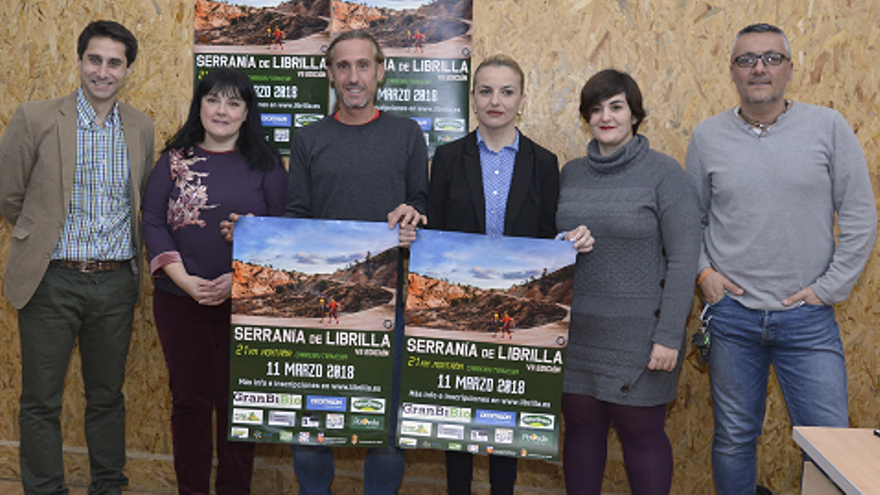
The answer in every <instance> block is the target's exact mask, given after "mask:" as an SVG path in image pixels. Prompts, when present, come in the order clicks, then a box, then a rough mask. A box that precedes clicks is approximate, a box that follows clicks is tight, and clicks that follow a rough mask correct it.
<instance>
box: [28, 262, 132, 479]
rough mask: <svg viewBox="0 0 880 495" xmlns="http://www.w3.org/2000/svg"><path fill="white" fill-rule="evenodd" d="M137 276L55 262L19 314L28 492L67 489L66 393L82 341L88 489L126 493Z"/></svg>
mask: <svg viewBox="0 0 880 495" xmlns="http://www.w3.org/2000/svg"><path fill="white" fill-rule="evenodd" d="M138 292H139V287H138V283H137V277H135V276H134V275H133V274H132V271H131V269H130V267H129V266H128V264H124V265H123V266H122V267H120V268H119V269H117V270H115V271H111V272H101V273H80V272H79V271H77V270H73V269H70V268H64V267H60V266H56V265H50V266H49V268H48V270H47V271H46V274H45V275H44V276H43V280H42V281H41V282H40V285H39V287H38V288H37V291H36V292H35V293H34V295H33V297H32V298H31V299H30V301H28V303H27V305H25V307H23V308H22V309H21V310H20V311H19V312H18V327H19V332H20V335H21V399H20V411H19V416H18V422H19V428H20V431H21V449H20V461H21V480H22V485H23V487H24V490H25V493H28V494H50V493H58V494H64V493H67V492H68V490H67V487H66V486H65V485H64V464H63V461H62V455H61V447H62V445H61V420H60V416H61V398H62V396H63V394H64V377H65V375H66V374H67V367H68V364H69V362H70V354H71V352H72V351H73V348H74V346H75V345H76V343H77V341H79V353H80V357H81V360H82V376H83V384H84V387H85V395H86V411H85V434H86V443H87V444H88V448H89V471H90V474H91V484H90V485H89V493H120V492H121V489H120V487H122V486H124V485H127V484H128V478H126V477H125V476H124V475H123V474H122V469H123V467H124V466H125V401H124V398H123V396H122V383H123V381H124V380H125V359H126V356H127V354H128V344H129V341H130V338H131V325H132V320H133V318H134V305H135V303H136V302H137V299H138Z"/></svg>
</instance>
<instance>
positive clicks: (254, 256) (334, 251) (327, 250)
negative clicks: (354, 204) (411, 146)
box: [232, 217, 397, 274]
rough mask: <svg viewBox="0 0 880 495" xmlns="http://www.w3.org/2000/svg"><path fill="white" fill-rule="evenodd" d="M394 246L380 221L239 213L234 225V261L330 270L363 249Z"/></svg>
mask: <svg viewBox="0 0 880 495" xmlns="http://www.w3.org/2000/svg"><path fill="white" fill-rule="evenodd" d="M396 245H397V229H394V230H391V229H389V228H388V224H387V223H384V222H345V221H339V220H308V219H296V218H269V217H253V218H249V217H243V218H242V219H241V220H239V221H238V223H237V224H236V226H235V243H234V244H233V248H232V249H233V254H232V257H233V258H234V259H236V260H240V261H245V262H249V263H255V264H258V265H263V266H269V265H271V266H272V267H273V268H275V269H283V270H294V271H297V272H301V273H307V274H315V273H332V272H334V271H336V270H337V269H341V268H345V267H346V266H347V265H348V264H349V263H351V262H352V261H356V260H360V261H362V260H364V258H366V255H367V253H368V252H369V253H371V255H376V254H379V253H381V252H382V251H385V250H387V249H389V248H392V247H394V246H396Z"/></svg>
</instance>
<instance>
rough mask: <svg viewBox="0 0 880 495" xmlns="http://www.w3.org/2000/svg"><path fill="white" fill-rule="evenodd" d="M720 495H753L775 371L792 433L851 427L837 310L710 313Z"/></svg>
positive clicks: (719, 307)
mask: <svg viewBox="0 0 880 495" xmlns="http://www.w3.org/2000/svg"><path fill="white" fill-rule="evenodd" d="M706 316H707V317H711V320H710V321H709V328H710V331H711V335H712V349H711V354H710V356H709V374H710V377H711V383H712V401H713V404H714V412H715V437H714V441H713V443H712V471H713V473H714V477H715V487H716V489H717V490H718V493H719V495H728V494H749V495H754V493H755V485H756V483H757V471H758V470H757V454H756V451H755V448H756V445H757V441H758V437H759V436H761V428H762V425H763V423H764V408H765V403H766V398H767V378H768V376H769V373H770V365H771V364H772V365H773V368H774V369H775V370H776V378H777V379H778V381H779V387H780V388H781V389H782V394H783V396H784V397H785V404H786V407H787V408H788V415H789V418H790V419H791V422H792V424H793V425H794V426H832V427H847V426H848V405H847V390H846V362H845V360H844V355H843V345H842V343H841V340H840V330H839V328H838V327H837V322H836V321H835V319H834V308H833V307H831V306H814V305H808V304H804V305H801V306H799V307H797V308H794V309H791V310H788V311H758V310H753V309H749V308H746V307H745V306H743V305H742V304H740V303H739V302H737V301H735V300H734V299H732V298H730V297H727V296H725V297H724V298H722V299H721V300H720V301H718V302H717V303H715V304H714V305H713V306H711V307H710V308H709V310H708V311H707V312H706Z"/></svg>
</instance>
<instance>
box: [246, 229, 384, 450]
mask: <svg viewBox="0 0 880 495" xmlns="http://www.w3.org/2000/svg"><path fill="white" fill-rule="evenodd" d="M397 251H398V249H397V231H396V230H390V229H389V228H388V225H387V224H385V223H372V222H347V221H330V220H306V219H292V218H262V217H242V218H241V219H240V220H239V221H238V223H237V224H236V227H235V244H234V247H233V268H234V276H233V286H232V304H233V309H232V313H233V314H232V328H231V332H232V338H231V340H232V348H231V356H230V390H231V393H232V400H231V401H230V403H231V405H230V407H231V413H230V415H229V417H230V421H231V423H232V424H231V425H230V426H229V428H230V430H229V437H230V439H239V440H245V441H251V442H266V443H297V444H312V445H319V444H320V445H335V446H369V447H380V446H385V445H387V443H388V430H387V428H388V425H389V417H390V407H391V405H390V398H391V367H392V356H393V354H392V344H393V333H394V317H395V297H396V283H397Z"/></svg>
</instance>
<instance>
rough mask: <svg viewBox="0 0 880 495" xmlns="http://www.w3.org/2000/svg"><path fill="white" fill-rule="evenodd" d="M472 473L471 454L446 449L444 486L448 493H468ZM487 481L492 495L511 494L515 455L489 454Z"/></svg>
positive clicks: (462, 494)
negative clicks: (490, 486)
mask: <svg viewBox="0 0 880 495" xmlns="http://www.w3.org/2000/svg"><path fill="white" fill-rule="evenodd" d="M473 475H474V456H473V454H470V453H468V452H455V451H452V450H447V451H446V487H447V488H448V489H449V493H450V495H464V494H467V495H470V493H471V481H472V480H473ZM489 483H490V484H491V485H492V491H491V493H492V495H512V494H513V486H514V485H515V484H516V457H505V456H500V455H490V456H489Z"/></svg>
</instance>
